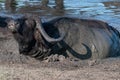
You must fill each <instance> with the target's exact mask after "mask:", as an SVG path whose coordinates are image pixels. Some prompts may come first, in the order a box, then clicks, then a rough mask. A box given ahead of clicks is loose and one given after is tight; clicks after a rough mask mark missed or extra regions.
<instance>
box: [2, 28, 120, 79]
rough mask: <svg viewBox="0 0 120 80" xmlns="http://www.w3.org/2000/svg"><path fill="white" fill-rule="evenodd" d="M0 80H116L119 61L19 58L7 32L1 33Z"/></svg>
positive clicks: (119, 70) (20, 56) (119, 75)
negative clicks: (48, 60) (51, 60)
mask: <svg viewBox="0 0 120 80" xmlns="http://www.w3.org/2000/svg"><path fill="white" fill-rule="evenodd" d="M0 45H1V46H0V80H119V79H120V68H119V67H120V58H119V57H117V58H108V59H102V60H100V59H97V60H84V61H78V60H70V59H63V61H55V62H54V61H53V62H46V61H42V62H41V61H39V60H36V59H34V58H31V57H28V56H24V55H21V54H19V52H18V45H17V43H16V41H15V40H14V38H13V36H12V34H11V33H10V32H9V30H7V29H5V28H4V29H3V28H1V29H0Z"/></svg>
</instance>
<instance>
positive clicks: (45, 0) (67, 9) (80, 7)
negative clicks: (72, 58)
mask: <svg viewBox="0 0 120 80" xmlns="http://www.w3.org/2000/svg"><path fill="white" fill-rule="evenodd" d="M9 1H11V2H9ZM0 10H1V12H4V13H8V12H9V13H22V14H23V13H32V14H37V15H40V16H47V17H48V16H66V15H67V16H74V17H82V18H95V19H99V20H104V21H107V22H108V23H110V24H111V25H116V24H117V25H118V27H120V26H119V25H120V23H119V22H120V0H64V1H63V0H17V1H15V0H6V2H5V4H4V2H0Z"/></svg>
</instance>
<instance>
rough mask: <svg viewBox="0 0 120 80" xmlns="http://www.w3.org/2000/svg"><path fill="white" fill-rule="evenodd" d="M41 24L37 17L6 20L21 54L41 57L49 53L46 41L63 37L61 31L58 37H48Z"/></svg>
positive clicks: (56, 40)
mask: <svg viewBox="0 0 120 80" xmlns="http://www.w3.org/2000/svg"><path fill="white" fill-rule="evenodd" d="M41 24H42V23H41V20H40V19H39V18H37V17H22V18H20V19H13V18H10V19H8V20H7V25H8V28H9V29H10V31H11V32H12V33H13V35H14V38H15V39H16V41H17V42H18V44H19V52H20V53H21V54H25V55H31V56H33V57H38V58H41V57H43V56H45V55H47V54H48V53H50V49H49V47H48V45H47V43H51V44H54V43H56V42H59V41H61V40H62V39H63V38H64V34H63V33H62V32H60V33H61V36H60V37H59V38H52V37H50V36H49V35H48V34H47V33H46V31H45V30H44V28H43V26H42V25H41Z"/></svg>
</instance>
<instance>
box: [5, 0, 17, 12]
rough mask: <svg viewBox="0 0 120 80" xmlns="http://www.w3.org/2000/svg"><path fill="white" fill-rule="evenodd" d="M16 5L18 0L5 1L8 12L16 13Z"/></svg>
mask: <svg viewBox="0 0 120 80" xmlns="http://www.w3.org/2000/svg"><path fill="white" fill-rule="evenodd" d="M16 5H17V2H16V0H6V1H5V9H6V10H7V11H8V12H11V13H15V12H16Z"/></svg>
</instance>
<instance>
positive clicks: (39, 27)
mask: <svg viewBox="0 0 120 80" xmlns="http://www.w3.org/2000/svg"><path fill="white" fill-rule="evenodd" d="M35 21H36V27H37V28H38V30H39V31H40V32H41V34H42V36H43V37H44V38H45V40H46V41H48V42H50V43H55V42H59V41H61V40H63V38H64V36H65V34H64V33H63V32H60V34H61V35H60V37H59V38H57V39H55V38H52V37H50V36H49V35H48V34H47V33H46V32H45V30H44V28H43V27H42V25H41V20H40V19H39V18H35Z"/></svg>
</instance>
